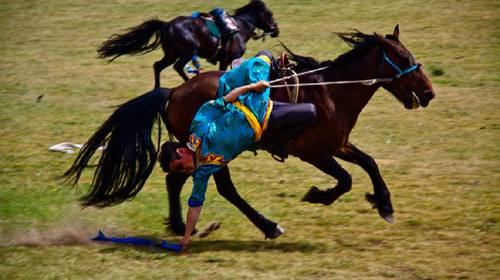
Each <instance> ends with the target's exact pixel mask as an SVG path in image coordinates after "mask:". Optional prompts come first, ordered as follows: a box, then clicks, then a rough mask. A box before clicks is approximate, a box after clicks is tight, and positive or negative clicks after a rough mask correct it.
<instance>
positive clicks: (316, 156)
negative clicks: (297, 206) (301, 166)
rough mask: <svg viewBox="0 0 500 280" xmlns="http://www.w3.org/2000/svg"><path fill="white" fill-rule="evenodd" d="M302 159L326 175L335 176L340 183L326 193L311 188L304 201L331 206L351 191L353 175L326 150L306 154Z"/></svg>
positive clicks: (325, 191)
mask: <svg viewBox="0 0 500 280" xmlns="http://www.w3.org/2000/svg"><path fill="white" fill-rule="evenodd" d="M300 158H301V159H302V160H304V161H306V162H308V163H310V164H312V165H314V166H315V167H317V168H318V169H320V170H321V171H323V172H325V173H326V174H328V175H330V176H333V177H334V178H335V179H337V181H338V182H337V185H336V186H335V187H333V188H330V189H327V190H324V191H322V190H319V189H318V188H317V187H315V186H313V187H311V189H310V190H309V192H307V194H306V195H305V196H304V197H303V198H302V201H308V202H310V203H322V204H324V205H330V204H331V203H333V202H334V201H335V200H337V199H338V198H339V197H340V196H341V195H343V194H344V193H346V192H348V191H350V190H351V187H352V180H351V175H350V174H349V173H348V172H347V171H346V170H345V169H344V168H342V166H340V165H339V164H338V163H337V161H335V159H333V157H332V156H330V154H328V152H326V151H325V150H324V149H321V150H319V151H318V150H316V151H310V152H307V153H304V154H303V155H302V156H300Z"/></svg>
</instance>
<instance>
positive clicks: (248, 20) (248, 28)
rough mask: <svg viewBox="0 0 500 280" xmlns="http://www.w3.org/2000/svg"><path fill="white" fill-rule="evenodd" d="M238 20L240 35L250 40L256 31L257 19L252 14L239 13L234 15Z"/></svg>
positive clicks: (245, 39)
mask: <svg viewBox="0 0 500 280" xmlns="http://www.w3.org/2000/svg"><path fill="white" fill-rule="evenodd" d="M234 18H235V19H236V21H237V22H238V28H239V29H240V31H239V32H238V33H239V35H240V36H241V37H242V38H243V40H244V41H245V42H246V41H248V40H250V38H251V37H252V35H253V32H254V31H255V22H254V21H255V19H254V18H253V17H252V16H251V15H250V14H239V15H235V17H234Z"/></svg>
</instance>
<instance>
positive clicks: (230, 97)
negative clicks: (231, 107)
mask: <svg viewBox="0 0 500 280" xmlns="http://www.w3.org/2000/svg"><path fill="white" fill-rule="evenodd" d="M268 87H269V83H268V82H266V81H258V82H257V83H253V84H249V85H245V86H242V87H237V88H235V89H233V90H232V91H230V92H229V93H228V94H227V95H226V96H224V102H226V103H233V102H235V101H236V100H237V99H238V96H240V95H242V94H245V93H247V92H249V91H256V92H262V91H264V89H266V88H268Z"/></svg>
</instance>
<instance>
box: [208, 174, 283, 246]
mask: <svg viewBox="0 0 500 280" xmlns="http://www.w3.org/2000/svg"><path fill="white" fill-rule="evenodd" d="M214 179H215V184H216V185H217V191H218V192H219V193H220V194H221V195H222V196H223V197H224V198H225V199H227V200H228V201H229V202H231V203H232V204H233V205H234V206H236V207H237V208H238V209H239V210H240V211H241V212H243V214H245V215H246V216H247V218H248V219H249V220H250V221H251V222H252V223H253V224H254V225H255V226H256V227H258V228H259V229H260V230H261V231H262V232H263V233H264V235H265V236H266V238H270V239H274V238H277V237H278V236H280V235H281V234H282V233H283V229H282V228H281V227H280V226H279V225H278V224H277V223H275V222H272V221H270V220H268V219H266V218H265V217H264V216H262V215H261V214H260V213H259V212H257V211H256V210H255V209H253V208H252V206H250V205H249V204H248V203H247V202H246V201H245V200H243V198H241V196H240V195H239V194H238V192H237V191H236V188H235V187H234V184H233V181H232V180H231V174H230V173H229V168H228V167H227V166H225V167H224V168H222V169H221V170H220V171H218V172H217V173H215V174H214Z"/></svg>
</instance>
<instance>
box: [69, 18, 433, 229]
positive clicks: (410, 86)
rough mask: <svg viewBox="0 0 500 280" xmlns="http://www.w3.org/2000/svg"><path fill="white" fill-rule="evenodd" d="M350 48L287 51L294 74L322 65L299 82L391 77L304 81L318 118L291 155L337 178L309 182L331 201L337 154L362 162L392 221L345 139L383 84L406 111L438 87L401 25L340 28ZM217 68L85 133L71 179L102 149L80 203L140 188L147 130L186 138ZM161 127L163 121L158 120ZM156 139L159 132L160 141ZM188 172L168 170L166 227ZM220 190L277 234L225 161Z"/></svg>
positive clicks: (313, 193)
mask: <svg viewBox="0 0 500 280" xmlns="http://www.w3.org/2000/svg"><path fill="white" fill-rule="evenodd" d="M339 36H340V38H342V39H343V40H344V41H345V42H347V43H349V44H351V45H352V46H353V48H352V49H351V50H350V51H348V52H347V53H345V54H342V55H341V56H339V57H338V58H337V59H335V60H333V61H324V62H321V63H318V62H317V61H316V60H314V59H312V58H309V57H304V56H299V55H295V54H293V53H290V56H291V59H292V60H294V61H295V62H296V63H297V65H296V66H295V67H294V69H295V71H296V72H303V71H307V70H311V69H316V68H319V67H327V68H326V69H324V70H322V71H319V72H316V73H312V74H309V75H304V76H301V77H300V82H301V83H316V82H327V81H343V80H348V81H350V80H362V79H372V78H392V79H388V80H389V81H386V82H383V83H375V84H371V85H365V84H360V83H353V84H342V85H338V84H337V85H322V86H315V87H302V88H301V89H300V92H299V102H312V103H314V104H315V105H316V108H317V114H318V115H317V120H316V121H315V123H314V124H313V125H312V126H311V127H310V128H308V129H307V130H306V131H305V132H304V133H303V134H301V135H299V136H298V137H297V138H295V139H293V140H292V141H291V142H289V143H288V150H289V152H290V154H292V155H294V156H297V157H299V158H300V159H301V160H303V161H305V162H308V163H310V164H312V165H313V166H315V167H316V168H318V169H320V170H321V171H323V172H324V173H326V174H328V175H330V176H332V177H333V178H335V179H336V180H337V184H336V186H334V187H332V188H329V189H326V190H320V189H318V188H316V187H312V188H311V189H310V190H309V192H308V193H307V194H306V195H305V196H304V198H303V201H308V202H310V203H321V204H324V205H329V204H331V203H333V202H334V201H335V200H337V199H338V198H339V197H340V196H341V195H342V194H344V193H346V192H348V191H349V190H350V189H351V185H352V183H351V175H350V174H349V173H348V172H347V171H346V170H345V169H344V168H342V167H341V166H340V165H339V164H338V163H337V161H336V160H335V158H334V157H337V158H340V159H343V160H346V161H348V162H351V163H354V164H357V165H359V166H360V167H361V168H363V169H364V170H365V171H366V172H367V173H368V175H369V176H370V178H371V180H372V183H373V190H374V193H373V194H367V195H366V198H367V199H368V201H369V202H370V203H372V204H373V205H374V207H376V208H377V209H378V212H379V214H380V215H381V216H382V217H383V218H384V219H386V220H387V221H389V222H392V219H393V218H392V214H393V212H394V210H393V207H392V203H391V198H390V193H389V190H388V188H387V186H386V184H385V182H384V180H383V179H382V176H381V175H380V172H379V169H378V166H377V163H376V162H375V160H374V159H373V158H372V157H371V156H369V155H367V154H366V153H364V152H363V151H361V150H360V149H358V148H357V147H356V146H354V145H353V144H352V143H350V142H349V134H350V132H351V130H352V129H353V127H354V125H355V124H356V121H357V119H358V116H359V114H360V112H361V111H362V109H363V108H364V107H365V106H366V105H367V103H368V102H369V101H370V99H371V97H372V96H373V95H374V93H375V92H376V91H377V89H379V88H380V87H383V88H384V89H386V90H387V91H389V92H390V93H392V94H393V95H394V96H395V97H396V98H397V100H399V101H400V102H401V103H402V104H403V105H404V106H405V108H407V109H415V108H417V107H419V106H420V105H421V106H423V107H425V106H427V105H428V104H429V101H430V100H431V99H432V98H434V96H435V93H434V90H433V88H432V85H431V82H430V80H429V78H428V77H427V76H426V75H425V73H424V71H423V70H422V68H421V67H420V66H421V64H419V63H417V62H416V60H415V58H414V57H413V55H412V54H411V53H410V52H409V51H408V50H407V49H406V47H405V46H404V45H403V44H402V43H401V42H400V41H399V28H398V26H396V28H395V29H394V32H393V34H391V35H386V36H380V35H378V34H374V35H368V34H364V33H361V32H353V33H339ZM222 74H223V73H222V72H215V71H214V72H205V73H202V74H200V75H198V76H195V77H194V78H192V79H191V80H189V81H187V82H186V83H184V84H182V85H180V86H178V87H176V88H173V89H164V88H160V89H155V90H153V91H151V92H149V93H146V94H145V95H142V96H139V97H137V98H135V99H132V100H130V101H128V102H126V103H124V104H123V105H121V106H120V107H119V108H118V109H117V110H116V111H115V112H114V113H113V114H112V115H111V116H110V118H109V119H108V120H107V121H106V122H105V123H104V124H103V125H102V126H101V128H99V129H98V130H97V132H95V134H94V135H93V136H92V137H91V138H90V139H89V141H88V142H87V144H86V146H84V148H83V149H82V150H81V151H80V153H79V155H78V157H77V158H76V160H75V162H74V163H73V165H72V166H71V168H70V169H69V170H68V171H67V172H66V175H67V176H69V178H72V179H73V182H74V183H76V182H77V181H78V179H79V178H80V176H81V174H82V171H83V170H84V168H85V167H86V166H87V165H88V163H89V160H90V158H91V157H92V155H93V154H94V153H95V152H96V150H97V149H98V147H99V146H101V145H106V149H105V150H104V151H103V154H102V156H101V158H100V160H99V163H98V165H97V169H96V170H95V173H94V179H93V182H92V184H91V188H90V191H89V192H88V194H87V195H86V196H84V197H83V198H82V203H83V205H85V206H90V205H94V206H98V207H104V206H110V205H114V204H117V203H120V202H123V201H125V200H127V199H131V198H133V197H134V196H135V195H136V194H137V193H138V192H139V191H140V190H141V188H142V187H143V185H144V183H145V181H146V179H147V177H148V176H149V175H150V173H151V171H152V169H153V167H154V164H155V161H156V160H157V151H158V150H157V148H155V145H154V144H153V141H152V139H151V131H152V129H153V127H154V124H155V122H156V121H158V122H160V119H162V120H163V122H165V123H166V125H167V128H168V129H169V131H170V132H172V133H173V134H174V135H175V137H177V139H179V140H180V141H187V140H188V136H189V131H188V129H189V125H190V122H191V120H192V118H193V116H194V114H195V113H196V111H197V109H198V107H199V106H200V105H201V104H203V103H204V102H206V101H207V100H210V99H214V97H215V94H216V90H217V87H218V79H219V77H220V75H222ZM285 92H286V91H285V90H284V89H282V88H278V89H272V92H271V95H272V98H273V99H274V100H279V101H287V100H288V97H287V94H286V93H285ZM160 127H161V126H160ZM159 141H160V138H158V144H159ZM187 178H188V176H187V175H185V174H176V173H169V174H167V176H166V182H167V191H168V196H169V208H170V227H171V229H173V231H174V232H175V233H177V234H183V233H184V222H183V219H182V216H181V205H180V200H179V198H180V192H181V189H182V186H183V184H184V183H185V181H186V179H187ZM214 179H215V183H216V185H217V190H218V192H219V193H220V194H221V195H222V196H223V197H225V198H226V199H227V200H229V201H230V202H231V203H233V204H234V205H235V206H236V207H238V209H240V210H241V211H242V212H243V213H244V214H245V215H246V216H247V217H248V218H249V219H250V220H251V221H252V223H254V224H255V225H256V226H257V227H258V228H259V229H260V230H261V231H262V232H263V233H264V234H265V236H266V238H276V237H278V236H279V235H280V234H281V233H282V232H281V231H280V230H279V226H278V225H277V224H276V223H274V222H272V221H270V220H268V219H267V218H265V217H264V216H263V215H261V214H260V213H259V212H257V211H256V210H255V209H254V208H252V207H251V206H250V205H249V204H248V203H247V202H245V200H243V198H241V197H240V196H239V194H238V192H237V191H236V188H235V186H234V184H233V182H232V181H231V177H230V173H229V167H228V166H226V167H224V168H223V169H222V170H220V171H219V172H217V173H215V174H214Z"/></svg>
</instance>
